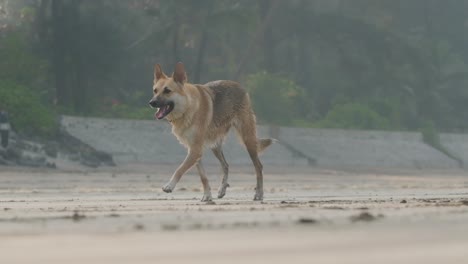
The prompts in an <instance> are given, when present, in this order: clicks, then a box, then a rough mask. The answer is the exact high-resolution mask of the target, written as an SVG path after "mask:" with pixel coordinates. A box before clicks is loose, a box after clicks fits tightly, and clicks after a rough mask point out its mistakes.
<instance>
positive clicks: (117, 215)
mask: <svg viewBox="0 0 468 264" xmlns="http://www.w3.org/2000/svg"><path fill="white" fill-rule="evenodd" d="M108 216H109V217H120V215H119V214H116V213H112V214H109V215H108Z"/></svg>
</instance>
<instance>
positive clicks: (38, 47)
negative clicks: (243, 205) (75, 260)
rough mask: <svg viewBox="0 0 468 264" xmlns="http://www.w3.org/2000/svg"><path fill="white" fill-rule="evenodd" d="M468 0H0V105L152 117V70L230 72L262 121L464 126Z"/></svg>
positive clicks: (203, 75)
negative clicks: (149, 104)
mask: <svg viewBox="0 0 468 264" xmlns="http://www.w3.org/2000/svg"><path fill="white" fill-rule="evenodd" d="M467 11H468V1H457V0H446V1H438V0H353V1H348V0H294V1H281V0H252V1H251V0H197V1H192V0H127V1H113V0H94V1H86V0H83V1H77V0H36V1H26V0H0V80H1V81H0V104H2V105H4V107H6V108H8V110H9V111H10V112H12V116H13V117H14V119H15V124H14V125H15V126H16V127H17V128H18V129H19V130H22V131H39V132H41V133H45V134H47V133H50V131H52V130H53V129H54V128H53V121H54V120H55V114H62V113H67V114H77V115H86V116H90V115H92V116H106V117H125V118H152V113H151V110H150V109H149V108H147V107H146V104H147V101H148V99H149V97H150V96H151V93H150V91H151V90H150V87H151V84H152V67H153V65H154V63H156V62H157V63H161V64H162V65H163V66H164V68H165V70H166V71H167V72H171V70H172V67H173V65H174V64H175V62H177V61H183V62H184V63H185V65H186V68H187V69H188V74H189V80H190V81H191V82H195V83H203V82H207V81H210V80H214V79H233V80H237V81H240V82H241V83H243V84H244V85H245V86H246V88H247V89H248V90H249V91H250V93H251V96H252V101H253V102H254V107H255V109H256V111H257V114H258V117H259V120H260V121H261V122H263V123H268V124H277V125H294V126H310V127H331V128H350V129H353V128H357V129H385V130H422V131H427V130H428V129H429V130H433V129H434V128H437V129H439V130H444V131H465V130H466V129H467V128H468V104H466V103H465V102H467V99H468V87H467V85H468V66H467V62H468V48H467V47H468V35H467V34H466V30H467V27H468V20H467V17H466V12H467Z"/></svg>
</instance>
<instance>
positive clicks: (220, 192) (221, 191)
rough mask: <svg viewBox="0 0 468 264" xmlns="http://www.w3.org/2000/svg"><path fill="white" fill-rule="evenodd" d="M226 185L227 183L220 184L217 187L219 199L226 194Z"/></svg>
mask: <svg viewBox="0 0 468 264" xmlns="http://www.w3.org/2000/svg"><path fill="white" fill-rule="evenodd" d="M227 187H229V184H228V183H224V184H221V186H220V187H219V190H218V198H219V199H221V198H223V197H224V195H226V189H227Z"/></svg>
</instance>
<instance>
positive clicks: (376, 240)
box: [0, 165, 468, 264]
mask: <svg viewBox="0 0 468 264" xmlns="http://www.w3.org/2000/svg"><path fill="white" fill-rule="evenodd" d="M174 167H175V166H169V165H167V166H154V167H148V166H146V167H144V166H133V167H131V166H129V167H126V168H104V169H99V170H96V171H88V172H83V171H68V172H66V171H47V170H42V171H33V170H29V169H11V168H5V167H2V168H0V169H1V170H0V171H1V172H0V263H161V262H163V261H164V262H171V263H221V262H222V263H285V262H288V261H289V262H291V263H397V262H398V263H424V264H427V263H468V174H467V173H466V172H462V171H451V172H447V171H443V172H442V171H439V172H436V171H399V172H391V173H388V172H382V171H378V170H375V171H373V172H369V171H368V172H366V173H358V172H352V173H351V172H342V171H337V170H323V169H322V170H319V169H310V168H272V167H270V168H266V170H265V200H264V202H262V203H260V202H254V201H252V198H253V195H254V190H253V187H254V185H255V179H254V176H253V175H252V173H251V172H250V168H233V169H232V173H231V175H230V185H231V188H228V191H227V195H226V197H225V198H223V199H221V200H218V199H214V203H212V204H206V203H202V202H200V201H199V199H201V197H202V192H201V184H200V181H199V177H198V176H197V175H196V174H194V173H190V174H188V175H185V176H184V177H183V178H182V181H181V182H180V183H179V185H178V186H177V187H176V190H175V192H173V193H171V194H166V193H163V192H162V191H161V186H162V185H163V184H164V183H165V182H166V181H167V180H168V179H169V177H170V175H171V171H172V169H173V168H174ZM207 172H208V174H209V178H210V181H211V186H212V189H213V196H216V189H217V185H218V183H219V178H218V177H219V171H218V168H208V169H207Z"/></svg>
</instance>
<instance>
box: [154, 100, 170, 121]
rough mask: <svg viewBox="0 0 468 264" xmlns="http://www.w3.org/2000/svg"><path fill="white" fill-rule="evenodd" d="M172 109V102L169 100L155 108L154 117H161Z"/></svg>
mask: <svg viewBox="0 0 468 264" xmlns="http://www.w3.org/2000/svg"><path fill="white" fill-rule="evenodd" d="M172 110H174V103H173V102H169V103H167V104H166V105H164V106H161V107H159V108H157V110H156V113H155V114H154V117H155V118H157V119H163V118H164V117H166V116H167V115H168V114H169V113H170V112H172Z"/></svg>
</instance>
